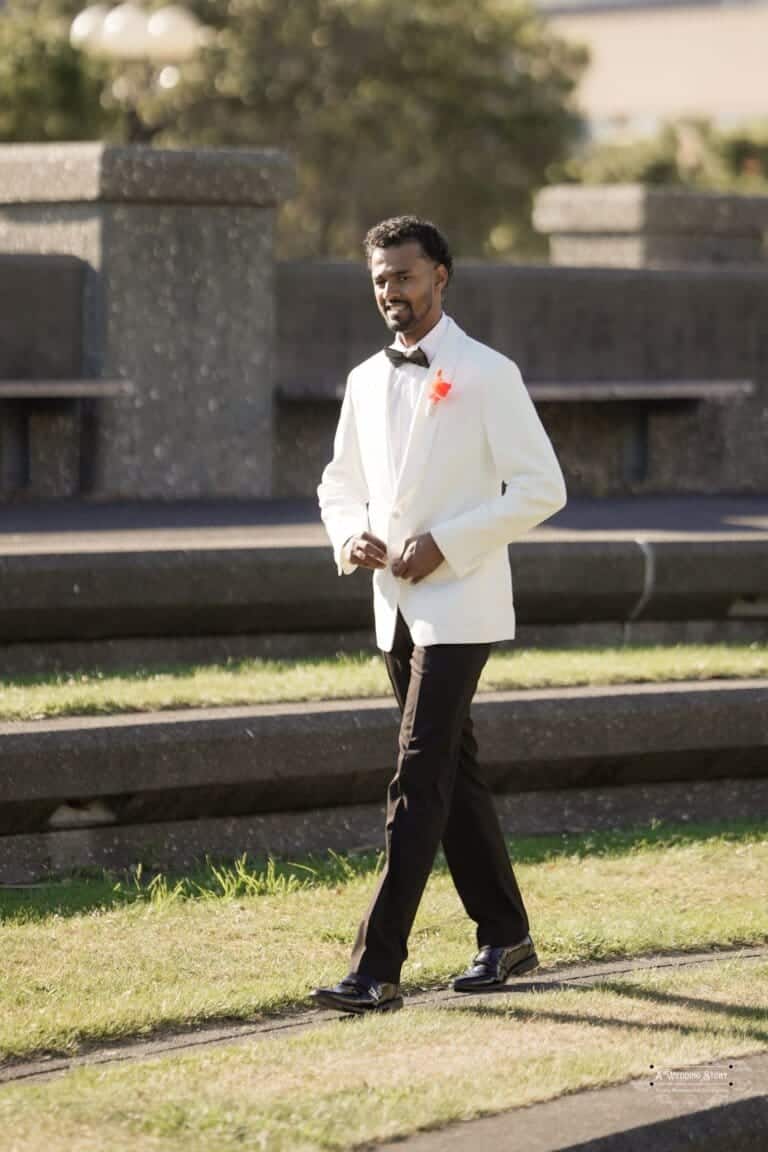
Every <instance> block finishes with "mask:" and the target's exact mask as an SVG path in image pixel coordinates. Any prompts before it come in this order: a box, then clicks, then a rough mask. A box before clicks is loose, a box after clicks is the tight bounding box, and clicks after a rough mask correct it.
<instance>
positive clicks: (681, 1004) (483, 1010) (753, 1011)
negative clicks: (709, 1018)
mask: <svg viewBox="0 0 768 1152" xmlns="http://www.w3.org/2000/svg"><path fill="white" fill-rule="evenodd" d="M540 987H541V991H543V992H544V991H546V992H552V991H555V990H561V991H563V990H568V991H571V992H587V991H591V992H594V991H595V990H596V989H599V990H600V991H606V992H613V993H614V994H615V995H618V996H621V997H623V998H627V999H631V1000H639V1001H651V1002H652V1003H654V1004H657V1005H659V1006H660V1007H662V1008H687V1009H690V1010H691V1011H694V1012H703V1013H705V1014H707V1015H714V1016H717V1017H723V1018H724V1019H723V1020H722V1023H723V1024H726V1023H727V1022H728V1021H727V1019H726V1018H728V1017H730V1018H731V1019H732V1020H737V1021H739V1025H738V1028H739V1033H740V1034H741V1035H743V1036H745V1037H747V1038H748V1039H750V1040H755V1041H757V1042H758V1043H759V1044H761V1045H764V1046H765V1045H768V1020H767V1019H766V1011H765V1008H763V1007H762V1006H758V1007H754V1008H751V1007H748V1006H747V1005H745V1004H730V1003H722V1002H720V1001H718V1000H705V999H703V998H700V997H697V996H682V995H678V994H676V993H674V992H665V991H663V990H662V989H658V988H648V987H646V986H645V985H642V984H634V983H632V982H631V981H618V980H605V981H603V980H601V981H600V982H599V983H595V984H593V985H578V984H572V983H568V982H567V981H563V982H562V983H557V984H556V983H551V984H546V985H541V986H540ZM494 999H495V998H494ZM450 1011H456V1012H468V1013H470V1014H471V1015H473V1016H481V1017H482V1016H485V1017H486V1018H488V1019H491V1018H494V1019H498V1018H499V1016H504V1017H510V1016H512V1017H514V1018H515V1019H516V1020H519V1021H521V1022H536V1021H539V1020H541V1021H548V1022H550V1023H553V1024H580V1025H586V1026H596V1027H600V1028H621V1029H627V1028H628V1029H631V1030H633V1031H643V1030H647V1031H648V1032H653V1033H658V1032H677V1033H679V1034H681V1035H686V1036H694V1035H698V1034H701V1033H706V1032H708V1031H710V1027H708V1026H705V1025H702V1024H690V1023H685V1022H683V1021H679V1020H654V1021H653V1023H648V1022H646V1021H643V1020H630V1019H627V1017H625V1016H602V1015H595V1014H592V1013H589V1012H585V1013H580V1012H558V1011H554V1010H552V1009H548V1008H539V1007H537V1006H536V999H535V998H534V999H526V1002H525V1004H520V1005H517V1004H511V1003H510V1002H509V1001H508V1000H507V1001H506V1002H505V1001H504V1000H501V1002H500V1003H498V1002H497V1003H489V1004H467V1005H466V1006H457V1007H455V1008H454V1007H453V1006H451V1009H450Z"/></svg>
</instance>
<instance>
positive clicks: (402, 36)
mask: <svg viewBox="0 0 768 1152" xmlns="http://www.w3.org/2000/svg"><path fill="white" fill-rule="evenodd" d="M187 2H188V3H189V4H190V7H193V8H194V9H195V10H196V12H197V14H198V15H199V16H200V17H201V19H203V20H204V21H205V22H206V23H207V24H209V25H211V26H213V27H215V28H216V29H217V30H218V35H217V37H216V40H215V43H214V44H213V45H212V46H211V47H210V48H209V49H208V50H207V51H206V52H205V54H204V55H203V56H202V57H201V58H200V59H199V60H197V61H195V62H194V64H192V65H191V66H190V67H188V68H185V70H184V79H183V81H182V83H181V84H180V85H179V86H178V87H177V88H176V89H174V90H173V91H172V92H171V93H170V95H168V96H166V97H161V96H158V95H152V94H150V95H148V96H147V97H145V99H144V100H143V101H142V103H141V106H140V112H141V114H142V117H143V118H144V120H145V122H146V123H147V124H149V125H150V127H151V128H152V129H153V130H154V131H155V132H156V135H155V139H156V141H157V142H158V143H163V144H168V145H174V144H203V145H236V146H249V147H261V146H265V147H278V148H283V149H286V150H288V151H289V152H291V153H292V154H293V155H294V156H295V159H296V165H297V171H298V178H299V193H298V195H297V196H296V197H295V198H294V199H293V200H292V201H291V202H290V203H289V204H287V205H286V206H285V208H284V209H283V211H282V213H281V228H280V239H281V243H280V247H281V251H282V253H283V254H284V255H291V256H306V255H313V256H316V255H333V256H340V257H348V256H353V255H354V256H356V255H358V254H359V251H360V237H361V235H362V233H363V232H364V231H365V230H366V229H367V227H368V226H370V224H372V223H373V222H375V221H376V220H377V219H379V218H380V217H382V216H386V215H390V214H394V213H399V212H406V211H407V212H416V213H419V214H423V215H427V216H432V217H434V218H435V219H436V220H437V221H438V222H439V223H440V225H441V226H442V227H443V228H445V230H446V232H447V233H448V235H449V236H450V237H451V239H452V241H453V243H454V246H455V248H456V250H457V252H458V253H459V254H461V255H473V256H492V257H500V256H507V255H509V254H510V253H512V252H517V253H519V252H521V251H523V250H524V249H526V248H527V247H530V245H531V244H532V243H533V240H532V233H531V230H530V223H529V220H530V204H531V198H532V195H533V193H534V191H535V190H536V189H537V188H538V187H539V186H541V184H542V183H544V182H545V181H546V178H547V173H548V171H549V170H550V168H551V166H552V165H553V164H555V163H556V162H557V161H560V160H562V159H563V158H564V156H565V155H566V153H567V151H568V149H569V147H570V145H571V143H572V142H573V141H574V139H575V138H576V137H577V135H578V133H579V130H580V123H579V119H578V116H577V115H576V113H575V112H574V110H573V107H572V103H571V102H572V98H573V93H574V89H575V84H576V81H577V79H578V76H579V74H580V70H581V68H582V66H583V64H584V63H585V56H584V53H583V51H582V50H581V49H579V48H574V47H573V46H571V45H567V44H565V43H564V42H562V41H559V40H557V39H556V38H555V37H554V36H553V35H552V34H551V33H550V32H549V31H548V30H547V29H546V28H545V27H544V26H543V25H542V24H541V23H540V22H539V21H538V20H537V18H536V17H535V15H534V14H533V11H532V10H531V9H530V8H528V7H526V6H521V5H518V4H516V3H514V2H513V0H510V3H509V4H508V5H506V6H505V5H502V4H501V3H500V2H499V0H475V2H474V3H473V4H472V5H471V6H468V5H467V3H466V0H291V2H290V3H289V4H288V3H286V2H285V0H187ZM20 4H21V5H23V6H24V8H25V9H26V10H28V11H33V12H34V13H35V18H36V19H37V21H38V27H39V28H44V29H46V35H48V31H47V30H48V29H51V28H52V27H53V24H52V17H53V15H54V14H55V13H56V12H58V13H65V14H67V15H70V14H71V10H72V7H73V5H72V4H71V3H70V2H69V0H31V3H30V0H11V12H12V13H15V11H16V9H17V8H18V7H19V5H20ZM75 7H77V5H76V6H75ZM11 19H12V21H13V19H15V16H14V17H12V18H11ZM1 22H2V21H0V23H1ZM81 67H83V68H84V67H85V65H83V64H81ZM65 95H66V93H61V91H60V93H59V96H60V97H61V96H65ZM4 97H7V98H8V99H10V100H11V101H13V99H14V97H13V91H12V85H10V84H7V85H6V86H5V87H4V88H3V87H1V86H0V100H2V99H3V98H4ZM38 115H39V120H40V121H42V120H43V119H44V117H43V116H42V114H38ZM72 115H73V116H75V115H76V111H75V109H74V108H73V111H72ZM169 121H170V122H169ZM89 123H90V122H89V121H88V119H87V117H85V116H84V118H83V124H84V127H85V128H86V129H87V128H88V127H89ZM24 130H25V132H29V133H31V132H35V133H36V134H37V136H38V137H40V136H41V135H42V130H41V128H39V127H37V126H35V125H34V124H31V123H30V121H29V118H28V119H27V121H25V124H24ZM50 130H51V125H50V121H49V122H48V123H47V133H48V134H47V135H45V136H44V138H48V139H50V138H52V137H51V135H50ZM101 130H102V132H103V133H104V134H105V135H106V136H107V137H110V138H119V137H120V134H121V133H124V131H125V125H124V122H122V121H121V120H120V119H119V118H117V117H116V114H115V111H114V110H109V109H107V110H104V109H103V110H102V121H101ZM0 132H2V123H0ZM6 138H8V137H7V136H6ZM16 138H18V137H16Z"/></svg>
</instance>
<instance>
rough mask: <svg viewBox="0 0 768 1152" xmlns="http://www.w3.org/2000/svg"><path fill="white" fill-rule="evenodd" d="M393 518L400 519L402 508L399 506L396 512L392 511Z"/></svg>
mask: <svg viewBox="0 0 768 1152" xmlns="http://www.w3.org/2000/svg"><path fill="white" fill-rule="evenodd" d="M392 519H393V520H399V519H400V510H399V508H395V510H394V512H393V513H392Z"/></svg>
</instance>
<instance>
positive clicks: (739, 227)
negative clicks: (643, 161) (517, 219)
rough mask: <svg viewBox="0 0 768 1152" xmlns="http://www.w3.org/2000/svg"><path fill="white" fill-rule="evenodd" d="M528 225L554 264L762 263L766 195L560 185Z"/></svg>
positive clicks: (542, 199)
mask: <svg viewBox="0 0 768 1152" xmlns="http://www.w3.org/2000/svg"><path fill="white" fill-rule="evenodd" d="M533 224H534V227H535V229H536V230H537V231H538V232H541V233H543V234H544V235H546V236H549V244H550V257H551V260H552V263H553V264H561V265H569V266H571V267H575V266H579V267H583V266H585V265H599V266H601V267H603V268H679V267H680V266H681V265H689V266H690V265H691V264H697V265H705V266H706V265H709V266H711V265H722V264H741V265H743V264H751V263H758V262H761V261H762V260H764V258H765V247H764V235H765V233H766V231H767V230H768V196H725V195H720V194H719V193H714V192H694V191H690V190H688V189H685V188H676V187H671V186H662V185H644V184H593V185H590V184H558V185H553V186H552V187H550V188H544V189H542V191H541V192H540V193H539V194H538V196H537V197H536V202H535V205H534V211H533Z"/></svg>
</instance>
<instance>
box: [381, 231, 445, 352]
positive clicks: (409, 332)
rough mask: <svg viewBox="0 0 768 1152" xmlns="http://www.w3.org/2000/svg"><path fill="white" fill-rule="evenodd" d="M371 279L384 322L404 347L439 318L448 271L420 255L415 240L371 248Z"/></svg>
mask: <svg viewBox="0 0 768 1152" xmlns="http://www.w3.org/2000/svg"><path fill="white" fill-rule="evenodd" d="M371 279H372V280H373V290H374V293H375V295H376V303H377V305H378V308H379V311H380V312H381V314H382V316H383V317H384V322H385V323H386V325H387V327H388V328H389V329H390V331H391V332H400V333H401V334H402V337H403V339H404V340H405V342H406V344H415V343H417V341H419V340H420V339H421V338H422V336H425V335H426V334H427V332H429V330H430V329H431V328H433V327H434V326H435V324H436V323H437V321H438V320H439V319H440V315H441V313H442V310H443V291H444V289H445V285H446V283H447V282H448V272H447V269H446V268H445V265H444V264H435V262H434V261H433V260H430V259H429V257H428V256H426V255H425V254H424V250H423V249H422V247H421V244H419V242H418V241H417V240H408V241H406V243H405V244H398V245H395V246H393V247H391V248H374V249H373V252H372V253H371Z"/></svg>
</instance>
